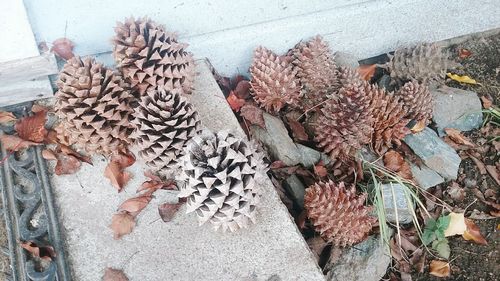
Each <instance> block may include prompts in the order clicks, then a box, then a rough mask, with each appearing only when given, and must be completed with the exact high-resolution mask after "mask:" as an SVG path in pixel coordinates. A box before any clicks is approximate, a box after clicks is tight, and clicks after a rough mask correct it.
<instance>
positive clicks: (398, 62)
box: [386, 43, 456, 82]
mask: <svg viewBox="0 0 500 281" xmlns="http://www.w3.org/2000/svg"><path fill="white" fill-rule="evenodd" d="M448 56H449V54H448V52H445V51H444V50H443V48H442V47H440V46H438V45H436V44H428V43H422V44H419V45H417V46H414V47H410V48H401V49H397V50H396V51H395V52H394V55H389V57H390V61H389V62H388V63H387V64H386V67H387V68H388V70H389V72H390V73H391V77H393V78H396V79H398V80H402V81H408V80H411V79H415V80H418V81H419V82H425V81H430V80H435V81H439V80H443V79H444V78H445V77H446V70H447V69H448V68H450V67H454V66H455V65H456V64H454V63H453V62H451V61H450V60H449V59H448Z"/></svg>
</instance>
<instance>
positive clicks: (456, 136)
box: [444, 128, 476, 147]
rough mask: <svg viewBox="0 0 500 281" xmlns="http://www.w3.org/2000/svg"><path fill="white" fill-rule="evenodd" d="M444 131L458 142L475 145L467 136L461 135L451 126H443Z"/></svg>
mask: <svg viewBox="0 0 500 281" xmlns="http://www.w3.org/2000/svg"><path fill="white" fill-rule="evenodd" d="M444 131H445V132H446V134H447V135H448V136H449V137H450V139H451V140H453V141H454V142H456V143H458V144H463V145H466V146H470V147H474V146H476V145H475V144H473V143H472V142H471V141H470V140H469V139H468V138H467V137H465V136H464V135H462V134H461V133H460V131H459V130H457V129H453V128H445V129H444Z"/></svg>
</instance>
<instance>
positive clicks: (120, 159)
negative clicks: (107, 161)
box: [111, 150, 135, 169]
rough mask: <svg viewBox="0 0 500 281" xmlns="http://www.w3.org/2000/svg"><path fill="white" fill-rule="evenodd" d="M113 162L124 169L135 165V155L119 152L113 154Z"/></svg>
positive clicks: (128, 152)
mask: <svg viewBox="0 0 500 281" xmlns="http://www.w3.org/2000/svg"><path fill="white" fill-rule="evenodd" d="M111 161H113V162H116V163H118V164H119V165H120V166H121V167H122V168H123V169H125V168H127V167H130V166H132V165H133V164H134V163H135V155H134V154H133V153H132V152H130V151H128V150H127V151H119V152H115V153H113V155H112V156H111Z"/></svg>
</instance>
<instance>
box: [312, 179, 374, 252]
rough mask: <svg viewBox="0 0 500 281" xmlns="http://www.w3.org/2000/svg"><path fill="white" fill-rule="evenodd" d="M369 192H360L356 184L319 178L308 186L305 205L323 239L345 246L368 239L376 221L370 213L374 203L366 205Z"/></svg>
mask: <svg viewBox="0 0 500 281" xmlns="http://www.w3.org/2000/svg"><path fill="white" fill-rule="evenodd" d="M366 196H367V194H366V193H363V194H361V195H359V196H357V195H356V190H355V189H354V185H351V188H350V189H347V188H346V187H345V186H344V183H343V182H341V183H339V184H338V185H337V184H335V183H334V182H332V181H328V182H318V183H316V184H314V185H312V186H310V187H309V188H307V189H306V194H305V196H304V207H305V209H306V213H307V217H309V219H311V221H312V223H313V224H314V227H315V229H316V231H317V232H319V233H320V234H321V237H323V239H325V240H326V241H328V242H331V243H332V244H333V245H335V246H337V247H339V246H340V247H345V246H350V245H353V244H356V243H359V242H361V241H363V240H364V239H366V237H367V236H368V234H369V232H370V231H371V229H372V227H373V225H374V224H375V223H376V221H377V220H376V218H374V217H372V216H370V214H369V213H370V212H371V210H372V208H373V207H366V206H364V203H365V200H366Z"/></svg>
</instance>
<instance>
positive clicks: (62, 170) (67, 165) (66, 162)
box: [54, 153, 82, 176]
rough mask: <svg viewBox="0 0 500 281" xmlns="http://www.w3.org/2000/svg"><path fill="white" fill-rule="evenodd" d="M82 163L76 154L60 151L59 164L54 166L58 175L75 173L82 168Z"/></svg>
mask: <svg viewBox="0 0 500 281" xmlns="http://www.w3.org/2000/svg"><path fill="white" fill-rule="evenodd" d="M81 165H82V162H81V161H80V160H78V159H77V158H76V157H75V156H72V155H65V154H62V153H59V154H58V155H57V164H56V167H55V168H54V172H55V173H56V175H58V176H60V175H70V174H74V173H76V172H77V171H78V170H79V169H80V166H81Z"/></svg>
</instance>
